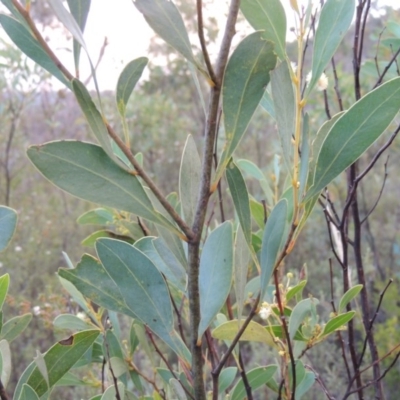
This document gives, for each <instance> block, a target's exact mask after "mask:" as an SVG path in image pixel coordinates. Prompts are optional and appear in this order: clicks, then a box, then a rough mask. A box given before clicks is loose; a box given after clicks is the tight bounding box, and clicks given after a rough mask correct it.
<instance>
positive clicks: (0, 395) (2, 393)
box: [0, 379, 10, 400]
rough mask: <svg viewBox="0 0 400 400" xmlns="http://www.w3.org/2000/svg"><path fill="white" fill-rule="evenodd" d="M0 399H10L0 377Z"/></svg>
mask: <svg viewBox="0 0 400 400" xmlns="http://www.w3.org/2000/svg"><path fill="white" fill-rule="evenodd" d="M0 399H1V400H10V397H8V394H7V392H6V389H5V387H4V386H3V382H2V381H1V379H0Z"/></svg>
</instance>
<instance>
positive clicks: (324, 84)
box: [306, 72, 329, 92]
mask: <svg viewBox="0 0 400 400" xmlns="http://www.w3.org/2000/svg"><path fill="white" fill-rule="evenodd" d="M311 78H312V73H311V72H309V73H308V74H307V77H306V82H307V83H310V82H311ZM328 83H329V82H328V77H327V76H326V75H325V73H324V72H323V73H322V74H321V76H320V77H319V79H318V82H317V89H318V90H319V91H320V92H322V91H323V90H326V89H327V88H328Z"/></svg>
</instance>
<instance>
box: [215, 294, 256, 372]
mask: <svg viewBox="0 0 400 400" xmlns="http://www.w3.org/2000/svg"><path fill="white" fill-rule="evenodd" d="M259 302H260V295H258V296H257V298H256V300H255V302H254V305H253V307H252V308H251V311H250V313H249V315H248V316H247V318H246V319H245V320H244V322H243V325H242V326H241V327H240V329H239V331H238V333H237V334H236V335H235V337H234V338H233V340H232V342H231V344H230V346H229V347H228V350H227V351H226V352H225V353H224V355H223V356H222V358H221V361H220V362H219V364H218V365H217V367H216V368H215V369H213V370H212V372H211V374H212V376H213V378H214V376H219V374H220V373H221V370H222V368H223V367H224V365H225V363H226V361H227V360H228V358H229V357H230V355H231V353H232V351H233V349H234V348H235V346H236V344H237V342H238V341H239V339H240V337H241V336H242V335H243V332H244V331H245V330H246V328H247V326H248V325H249V323H250V321H251V320H252V319H253V317H254V316H255V315H256V310H257V308H258V303H259Z"/></svg>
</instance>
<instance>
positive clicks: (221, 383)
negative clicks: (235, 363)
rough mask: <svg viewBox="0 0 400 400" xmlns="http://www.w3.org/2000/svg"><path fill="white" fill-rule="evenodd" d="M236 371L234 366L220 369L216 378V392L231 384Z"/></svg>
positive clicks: (222, 390)
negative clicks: (217, 378)
mask: <svg viewBox="0 0 400 400" xmlns="http://www.w3.org/2000/svg"><path fill="white" fill-rule="evenodd" d="M236 373H237V368H236V367H227V368H224V369H223V370H222V372H221V375H220V376H219V380H218V393H222V392H224V391H225V390H226V389H227V388H228V387H229V386H230V385H231V384H232V382H233V380H234V379H235V376H236Z"/></svg>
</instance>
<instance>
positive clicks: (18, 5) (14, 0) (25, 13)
mask: <svg viewBox="0 0 400 400" xmlns="http://www.w3.org/2000/svg"><path fill="white" fill-rule="evenodd" d="M12 3H13V5H14V6H15V8H16V9H17V10H18V12H19V13H20V14H21V16H22V17H23V18H24V19H25V21H26V23H27V24H28V26H29V28H30V29H31V31H32V33H33V35H34V36H35V38H36V40H37V41H38V42H39V45H40V46H41V47H42V48H43V50H44V51H45V52H46V53H47V55H48V56H49V57H50V58H51V60H52V61H53V62H54V64H55V65H56V67H57V68H58V69H59V70H60V71H61V72H62V73H63V74H64V75H65V77H66V78H67V79H68V80H69V81H72V79H74V76H73V75H72V74H71V73H70V72H69V71H68V70H67V68H65V67H64V65H63V64H62V62H61V61H60V60H59V59H58V57H57V56H56V55H55V54H54V52H53V50H52V49H51V48H50V47H49V45H48V44H47V42H46V41H45V40H44V38H43V36H42V35H41V33H40V32H39V30H38V29H37V27H36V25H35V22H34V21H33V20H32V18H31V16H30V14H29V11H28V10H27V9H25V8H24V7H23V6H22V4H21V3H20V2H19V1H17V0H12Z"/></svg>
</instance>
